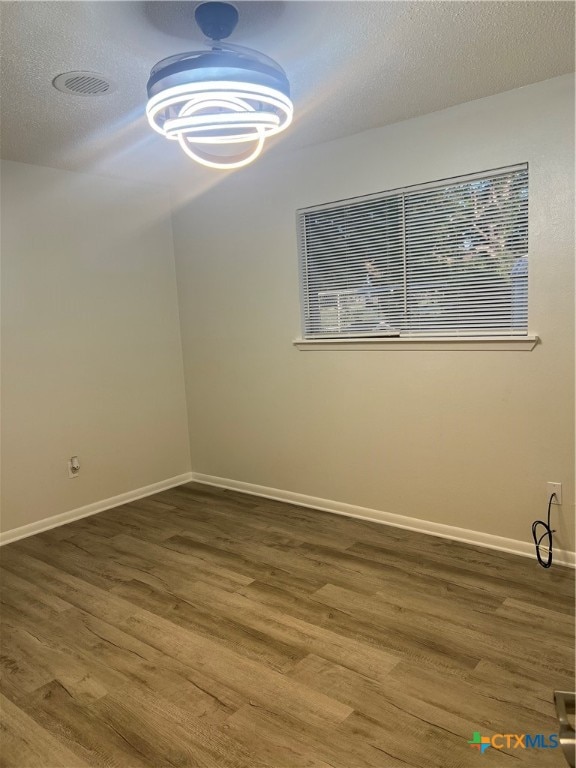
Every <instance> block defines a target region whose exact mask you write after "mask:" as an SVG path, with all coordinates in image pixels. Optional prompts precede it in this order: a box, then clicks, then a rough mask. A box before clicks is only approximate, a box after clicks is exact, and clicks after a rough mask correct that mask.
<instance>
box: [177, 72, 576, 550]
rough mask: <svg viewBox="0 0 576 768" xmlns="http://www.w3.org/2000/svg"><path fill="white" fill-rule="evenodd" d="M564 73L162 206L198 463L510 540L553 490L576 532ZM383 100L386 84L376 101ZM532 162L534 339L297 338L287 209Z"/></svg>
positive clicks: (569, 92)
mask: <svg viewBox="0 0 576 768" xmlns="http://www.w3.org/2000/svg"><path fill="white" fill-rule="evenodd" d="M573 93H574V81H573V78H572V77H571V76H566V77H560V78H556V79H553V80H550V81H547V82H544V83H540V84H536V85H533V86H528V87H525V88H521V89H518V90H515V91H511V92H508V93H503V94H500V95H497V96H494V97H490V98H486V99H482V100H478V101H475V102H470V103H467V104H463V105H459V106H457V107H453V108H450V109H447V110H444V111H442V112H437V113H434V114H430V115H427V116H424V117H421V118H416V119H413V120H409V121H406V122H404V123H399V124H396V125H392V126H389V127H386V128H382V129H377V130H373V131H368V132H366V133H363V134H360V135H356V136H353V137H350V138H346V139H343V140H339V141H334V142H331V143H327V144H325V145H322V146H314V147H310V148H307V149H304V150H302V151H299V152H295V153H292V154H286V155H284V156H283V157H278V158H277V159H275V160H271V159H269V158H263V159H260V160H259V161H258V162H257V163H256V164H255V165H254V166H252V167H250V168H247V169H245V170H243V171H241V172H238V173H235V174H233V175H230V176H228V177H224V180H222V181H221V182H220V183H218V184H216V185H215V186H214V187H213V188H212V189H211V190H209V191H207V192H206V193H205V194H203V195H201V196H198V197H197V198H196V199H194V200H192V201H191V202H190V203H189V204H187V205H185V206H184V207H183V208H182V210H181V211H180V212H179V213H177V214H176V215H175V217H174V236H175V254H176V264H177V275H178V288H179V295H180V307H181V318H182V334H183V347H184V358H185V373H186V387H187V400H188V411H189V420H190V421H189V423H190V436H191V451H192V467H193V469H194V470H195V471H197V472H201V473H205V474H208V475H214V476H218V477H221V478H228V479H233V480H239V481H244V482H249V483H255V484H258V485H263V486H268V487H271V488H277V489H281V490H288V491H292V492H297V493H303V494H306V495H311V496H316V497H320V498H324V499H332V500H336V501H339V502H345V503H349V504H354V505H359V506H364V507H369V508H372V509H377V510H383V511H385V512H389V513H396V514H400V515H406V516H410V517H416V518H422V519H424V520H428V521H433V522H436V523H444V524H447V525H453V526H458V527H462V528H467V529H473V530H476V531H482V532H487V533H492V534H496V535H500V536H504V537H509V538H513V539H517V540H522V541H527V540H529V539H530V525H531V522H532V520H533V519H534V518H536V517H541V516H542V515H544V514H545V511H546V509H545V503H546V499H547V497H546V482H547V481H560V482H562V483H563V484H564V505H563V508H562V515H563V518H562V520H561V521H560V523H559V524H558V523H557V527H558V528H559V529H560V531H559V538H558V545H559V546H561V547H564V548H567V549H569V548H571V547H572V546H573V543H574V528H573V513H574V250H573V229H574V228H573V204H574V199H573V185H574V134H573V115H574V97H573ZM383 98H384V96H383ZM525 161H528V162H529V164H530V270H531V273H530V330H531V331H532V332H534V333H537V334H539V335H540V336H541V339H542V342H541V344H540V345H539V346H537V347H536V349H534V350H533V351H532V352H525V351H522V352H506V351H483V352H479V351H459V352H456V351H441V352H433V351H404V352H399V351H369V352H360V351H330V352H303V351H298V350H297V349H295V348H294V347H293V346H292V343H291V342H292V340H293V339H294V338H295V337H297V336H299V334H300V329H299V289H298V276H297V253H296V236H295V211H296V209H297V208H300V207H303V206H308V205H313V204H317V203H323V202H328V201H331V200H338V199H341V198H346V197H351V196H354V195H362V194H367V193H372V192H377V191H379V190H385V189H390V188H394V187H399V186H404V185H409V184H415V183H419V182H426V181H430V180H434V179H440V178H445V177H449V176H454V175H458V174H466V173H471V172H476V171H482V170H486V169H491V168H497V167H500V166H506V165H511V164H515V163H520V162H525Z"/></svg>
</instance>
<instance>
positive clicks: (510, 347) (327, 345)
mask: <svg viewBox="0 0 576 768" xmlns="http://www.w3.org/2000/svg"><path fill="white" fill-rule="evenodd" d="M539 341H540V339H539V337H538V336H534V335H532V336H499V337H491V336H476V337H470V338H463V337H456V336H444V337H442V336H435V337H434V338H423V337H418V338H398V337H393V338H387V339H385V338H379V339H375V338H374V339H373V338H364V339H359V338H358V339H295V340H294V341H293V342H292V343H293V344H294V346H295V347H296V348H297V349H301V350H303V351H305V352H311V351H315V352H326V351H333V352H334V351H336V350H362V351H367V350H392V349H394V350H399V351H407V350H415V351H446V350H450V351H454V352H461V351H470V350H473V349H477V350H480V351H482V352H485V351H499V352H531V351H532V350H533V349H534V347H535V346H536V345H537V344H538V342H539Z"/></svg>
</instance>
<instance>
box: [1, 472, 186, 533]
mask: <svg viewBox="0 0 576 768" xmlns="http://www.w3.org/2000/svg"><path fill="white" fill-rule="evenodd" d="M191 480H193V475H192V473H191V472H186V473H185V474H184V475H176V477H169V478H168V479H167V480H160V482H159V483H152V485H145V486H144V487H142V488H136V490H134V491H128V492H127V493H121V494H119V495H118V496H112V497H111V498H109V499H103V500H102V501H96V502H94V503H93V504H87V505H86V506H85V507H78V509H71V510H70V511H69V512H62V514H60V515H53V516H52V517H45V518H44V520H38V521H37V522H36V523H29V524H28V525H22V526H20V527H19V528H12V530H10V531H4V532H2V533H0V546H1V545H3V544H9V543H10V542H11V541H18V539H25V538H26V537H28V536H34V534H35V533H42V531H48V530H49V529H50V528H57V527H58V526H59V525H65V524H66V523H71V522H72V521H73V520H80V518H82V517H89V516H90V515H96V514H97V513H98V512H104V511H105V510H107V509H112V508H113V507H119V506H120V505H121V504H127V503H128V502H130V501H136V500H137V499H142V498H144V497H145V496H152V494H154V493H160V491H166V490H168V488H174V486H176V485H182V484H183V483H189V482H190V481H191Z"/></svg>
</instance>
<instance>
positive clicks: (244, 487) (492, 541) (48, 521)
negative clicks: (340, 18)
mask: <svg viewBox="0 0 576 768" xmlns="http://www.w3.org/2000/svg"><path fill="white" fill-rule="evenodd" d="M190 482H195V483H202V484H204V485H213V486H216V487H218V488H228V489H230V490H233V491H240V492H241V493H248V494H250V495H252V496H262V497H264V498H266V499H275V500H276V501H284V502H286V503H287V504H298V505H299V506H301V507H310V508H311V509H320V510H322V511H324V512H333V513H334V514H336V515H345V516H347V517H357V518H359V519H361V520H370V521H372V522H375V523H383V524H385V525H392V526H394V527H395V528H405V529H407V530H409V531H418V532H419V533H426V534H429V535H431V536H440V537H441V538H444V539H452V540H454V541H462V542H464V543H465V544H475V545H476V546H479V547H486V548H488V549H497V550H500V551H502V552H510V553H511V554H514V555H522V556H523V557H532V558H534V557H535V555H534V544H533V543H532V542H530V541H519V540H517V539H507V538H504V537H503V536H495V535H493V534H491V533H482V532H481V531H472V530H469V529H468V528H457V527H455V526H452V525H443V524H442V523H432V522H430V521H428V520H419V519H418V518H415V517H404V516H403V515H394V514H392V513H390V512H382V511H381V510H378V509H369V508H368V507H358V506H355V505H354V504H344V503H343V502H340V501H331V500H329V499H320V498H318V497H316V496H307V495H305V494H302V493H293V492H292V491H283V490H279V489H278V488H269V487H268V486H265V485H254V484H253V483H245V482H242V481H240V480H229V479H227V478H223V477H214V476H212V475H203V474H200V473H198V472H186V473H185V474H183V475H177V476H176V477H170V478H168V479H167V480H161V481H160V482H158V483H152V485H146V486H144V487H142V488H137V489H136V490H134V491H128V492H127V493H121V494H119V495H118V496H112V497H111V498H109V499H103V500H102V501H96V502H94V503H93V504H87V505H86V506H84V507H79V508H78V509H72V510H70V511H69V512H63V513H62V514H60V515H53V516H52V517H47V518H44V520H39V521H37V522H35V523H29V524H28V525H22V526H20V527H19V528H13V529H12V530H10V531H4V532H3V533H0V546H1V545H3V544H9V543H10V542H12V541H18V539H24V538H26V537H27V536H33V535H34V534H36V533H41V532H42V531H47V530H49V529H50V528H56V527H58V526H59V525H65V524H66V523H71V522H72V521H74V520H80V519H81V518H82V517H89V516H90V515H95V514H97V513H98V512H104V511H105V510H107V509H112V508H113V507H119V506H121V505H122V504H127V503H128V502H130V501H136V500H137V499H142V498H144V497H145V496H152V495H153V494H155V493H160V491H166V490H168V489H169V488H174V487H175V486H177V485H183V484H184V483H190ZM554 562H555V564H557V565H567V566H570V567H572V568H574V567H576V555H575V554H574V552H569V551H568V550H562V549H555V550H554Z"/></svg>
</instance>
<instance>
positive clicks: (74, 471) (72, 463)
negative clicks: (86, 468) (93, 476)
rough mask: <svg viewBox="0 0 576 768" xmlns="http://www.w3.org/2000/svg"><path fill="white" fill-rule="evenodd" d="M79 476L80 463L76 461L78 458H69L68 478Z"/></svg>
mask: <svg viewBox="0 0 576 768" xmlns="http://www.w3.org/2000/svg"><path fill="white" fill-rule="evenodd" d="M79 474H80V461H79V460H78V456H71V457H70V458H69V459H68V477H69V478H70V479H72V478H73V477H78V475H79Z"/></svg>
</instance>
